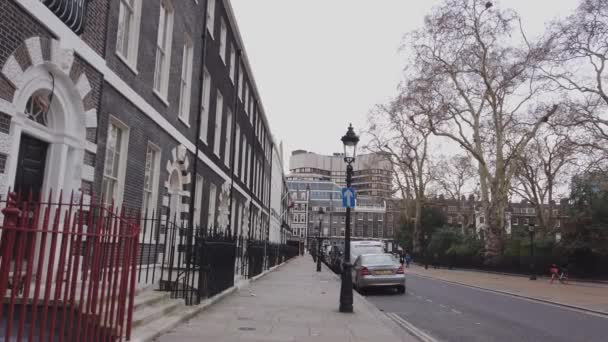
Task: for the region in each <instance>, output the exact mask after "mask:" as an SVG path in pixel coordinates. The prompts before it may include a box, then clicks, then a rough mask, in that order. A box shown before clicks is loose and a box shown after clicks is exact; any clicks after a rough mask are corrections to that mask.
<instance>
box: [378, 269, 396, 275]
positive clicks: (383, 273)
mask: <svg viewBox="0 0 608 342" xmlns="http://www.w3.org/2000/svg"><path fill="white" fill-rule="evenodd" d="M374 274H377V275H389V274H393V271H388V270H387V271H376V272H374Z"/></svg>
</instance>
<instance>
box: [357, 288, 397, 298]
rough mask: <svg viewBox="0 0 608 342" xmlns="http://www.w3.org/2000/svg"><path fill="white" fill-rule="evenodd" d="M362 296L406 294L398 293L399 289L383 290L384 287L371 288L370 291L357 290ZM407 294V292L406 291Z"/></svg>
mask: <svg viewBox="0 0 608 342" xmlns="http://www.w3.org/2000/svg"><path fill="white" fill-rule="evenodd" d="M357 292H359V294H360V295H362V296H365V297H376V296H396V297H399V296H405V293H399V292H397V289H393V288H383V287H371V288H368V289H363V290H357ZM406 292H407V291H406Z"/></svg>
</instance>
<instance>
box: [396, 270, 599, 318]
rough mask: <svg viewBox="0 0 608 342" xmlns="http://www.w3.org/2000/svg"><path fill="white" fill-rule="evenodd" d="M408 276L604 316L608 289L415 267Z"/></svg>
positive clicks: (594, 284)
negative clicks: (586, 310) (435, 279)
mask: <svg viewBox="0 0 608 342" xmlns="http://www.w3.org/2000/svg"><path fill="white" fill-rule="evenodd" d="M408 272H409V273H410V274H418V275H421V276H427V277H432V278H437V279H442V280H447V281H452V282H456V283H461V284H465V285H471V286H477V287H481V288H485V289H489V290H496V291H502V292H509V293H513V294H517V295H520V296H525V297H531V298H536V299H540V300H545V301H550V302H553V303H558V304H564V305H568V306H575V307H580V308H584V309H588V310H592V311H597V312H601V313H605V314H608V285H604V284H596V283H583V282H570V283H567V284H560V283H559V282H557V281H555V282H554V283H553V284H550V283H549V279H547V278H539V279H538V280H536V281H533V280H529V279H528V278H526V277H520V276H513V275H504V274H492V273H485V272H475V271H469V270H467V271H464V270H448V269H433V268H431V267H429V269H427V270H425V269H424V267H422V266H418V265H412V266H411V267H410V268H409V269H407V270H406V274H407V273H408Z"/></svg>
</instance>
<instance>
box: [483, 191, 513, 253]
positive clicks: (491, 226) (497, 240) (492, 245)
mask: <svg viewBox="0 0 608 342" xmlns="http://www.w3.org/2000/svg"><path fill="white" fill-rule="evenodd" d="M507 203H508V187H505V186H504V184H496V183H494V184H492V202H490V203H488V204H489V205H488V210H487V216H486V217H487V218H488V220H487V228H486V233H485V253H484V254H485V263H486V264H487V265H494V264H496V263H497V262H498V261H499V258H500V256H501V255H502V252H503V249H504V235H505V209H506V207H507Z"/></svg>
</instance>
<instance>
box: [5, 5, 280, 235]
mask: <svg viewBox="0 0 608 342" xmlns="http://www.w3.org/2000/svg"><path fill="white" fill-rule="evenodd" d="M54 3H56V2H54V1H46V0H45V1H38V0H3V1H1V2H0V22H1V23H2V25H0V70H1V72H0V194H1V195H2V196H3V197H4V196H5V195H6V193H7V192H8V190H9V189H14V190H17V191H22V192H29V191H30V190H31V191H32V192H33V194H34V196H37V195H39V194H43V195H44V196H46V195H47V194H49V193H50V191H51V190H53V191H54V192H55V193H57V192H56V191H58V190H63V192H64V193H70V192H72V191H74V193H75V194H76V195H77V196H78V195H80V194H82V195H83V196H84V200H85V202H86V201H89V200H90V198H91V196H93V197H94V198H95V199H99V198H101V195H102V194H103V196H104V198H105V201H106V202H107V203H112V201H113V203H114V204H115V205H118V206H124V207H127V208H131V209H141V210H142V211H143V212H146V213H147V215H152V214H153V213H154V215H155V216H157V217H159V218H161V217H162V218H166V217H167V216H169V217H170V218H175V220H177V221H179V220H180V219H181V220H185V219H187V218H188V214H189V212H190V211H189V207H190V200H191V196H194V199H193V203H194V204H193V207H194V211H193V222H194V224H195V225H197V226H201V227H208V228H215V229H223V230H227V229H230V230H231V231H232V232H238V233H239V234H242V235H248V236H252V237H257V238H264V237H266V236H268V235H270V234H269V232H268V229H269V222H270V217H269V206H270V193H271V185H270V183H271V177H272V176H271V170H272V159H273V158H272V154H273V152H272V151H273V140H272V136H271V134H270V131H269V124H268V121H267V118H266V115H265V112H264V108H263V106H262V103H261V99H260V97H259V94H258V90H257V87H256V83H255V80H254V77H253V70H252V68H251V66H250V64H249V62H248V58H247V54H246V52H245V50H244V47H243V41H242V38H241V35H240V33H239V29H238V26H237V23H236V20H235V17H234V13H233V11H232V8H231V5H230V1H229V0H207V1H205V0H112V1H107V0H88V1H87V0H84V1H83V0H71V1H67V3H70V4H72V5H73V7H71V8H72V9H71V12H69V15H66V12H65V11H64V9H60V8H57V7H56V6H55V5H53V4H54Z"/></svg>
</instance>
